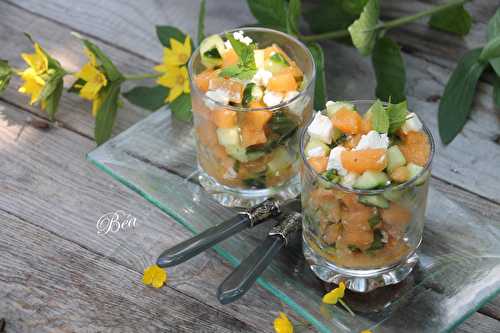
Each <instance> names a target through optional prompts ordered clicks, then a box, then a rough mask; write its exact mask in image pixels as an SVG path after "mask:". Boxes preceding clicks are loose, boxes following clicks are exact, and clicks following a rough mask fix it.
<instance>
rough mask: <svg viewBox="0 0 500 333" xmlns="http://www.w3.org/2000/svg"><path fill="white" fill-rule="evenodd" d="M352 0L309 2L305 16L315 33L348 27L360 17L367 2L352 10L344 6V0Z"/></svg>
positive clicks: (347, 0)
mask: <svg viewBox="0 0 500 333" xmlns="http://www.w3.org/2000/svg"><path fill="white" fill-rule="evenodd" d="M350 1H351V0H320V1H319V2H318V3H316V2H314V3H308V6H307V8H308V9H307V10H306V11H305V13H304V18H305V20H306V21H307V23H309V26H310V27H311V30H312V32H314V33H322V32H328V31H335V30H343V29H347V27H348V26H349V25H350V24H351V23H352V22H354V20H356V19H357V18H358V16H359V14H360V13H361V11H362V10H363V7H364V5H365V4H366V2H367V0H365V3H364V4H363V6H362V7H361V9H360V10H358V11H356V12H351V11H349V10H348V9H347V8H344V7H346V6H344V2H347V3H349V2H350Z"/></svg>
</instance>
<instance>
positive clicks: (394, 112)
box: [387, 101, 408, 133]
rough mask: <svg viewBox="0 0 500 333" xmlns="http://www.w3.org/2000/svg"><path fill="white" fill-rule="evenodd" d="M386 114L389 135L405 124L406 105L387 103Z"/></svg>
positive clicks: (403, 103) (404, 103) (402, 103)
mask: <svg viewBox="0 0 500 333" xmlns="http://www.w3.org/2000/svg"><path fill="white" fill-rule="evenodd" d="M387 114H388V115H389V133H395V132H396V131H397V130H398V129H400V128H401V126H403V124H404V123H405V122H406V117H407V116H408V103H406V101H403V102H401V103H397V104H392V103H389V105H388V106H387Z"/></svg>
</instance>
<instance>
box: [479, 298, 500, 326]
mask: <svg viewBox="0 0 500 333" xmlns="http://www.w3.org/2000/svg"><path fill="white" fill-rule="evenodd" d="M479 312H481V313H482V314H484V315H487V316H488V317H491V318H495V319H496V320H500V296H497V297H496V298H494V299H493V300H491V301H490V302H488V303H487V304H485V305H484V306H483V307H482V308H481V310H479Z"/></svg>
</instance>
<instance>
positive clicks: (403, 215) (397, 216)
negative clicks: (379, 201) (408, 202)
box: [380, 203, 411, 239]
mask: <svg viewBox="0 0 500 333" xmlns="http://www.w3.org/2000/svg"><path fill="white" fill-rule="evenodd" d="M380 215H381V217H382V221H384V229H386V231H387V233H388V234H389V235H391V236H392V237H394V238H396V239H399V238H401V237H402V236H403V234H404V231H405V228H406V225H407V224H408V223H410V221H411V212H410V210H409V209H407V208H405V207H403V206H400V205H397V204H395V203H391V205H390V206H389V208H386V209H380Z"/></svg>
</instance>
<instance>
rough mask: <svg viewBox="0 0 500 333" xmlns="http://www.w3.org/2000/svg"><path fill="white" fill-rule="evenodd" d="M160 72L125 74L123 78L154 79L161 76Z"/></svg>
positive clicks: (130, 79)
mask: <svg viewBox="0 0 500 333" xmlns="http://www.w3.org/2000/svg"><path fill="white" fill-rule="evenodd" d="M162 75H163V74H162V73H147V74H138V75H125V80H129V81H133V80H144V79H156V78H158V77H160V76H162Z"/></svg>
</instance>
